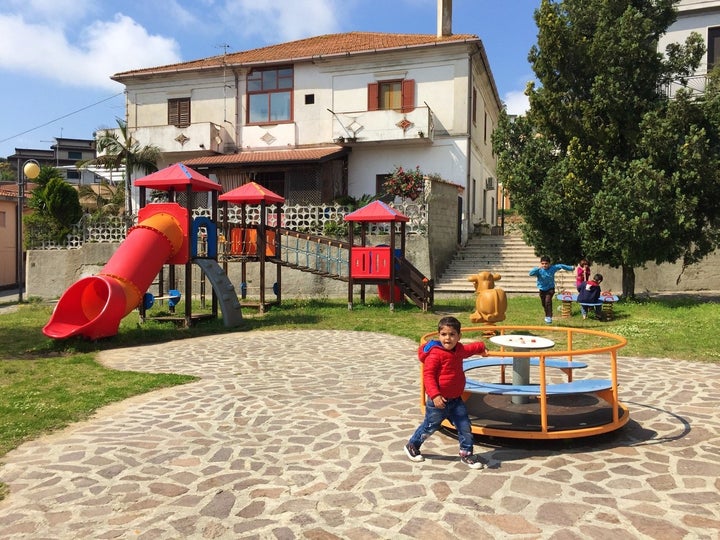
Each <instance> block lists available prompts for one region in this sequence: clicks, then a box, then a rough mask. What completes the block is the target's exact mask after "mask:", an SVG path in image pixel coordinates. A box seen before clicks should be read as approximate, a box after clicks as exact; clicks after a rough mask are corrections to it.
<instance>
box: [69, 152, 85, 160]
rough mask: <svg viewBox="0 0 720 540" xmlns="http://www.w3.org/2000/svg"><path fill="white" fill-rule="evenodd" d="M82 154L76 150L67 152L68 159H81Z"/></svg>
mask: <svg viewBox="0 0 720 540" xmlns="http://www.w3.org/2000/svg"><path fill="white" fill-rule="evenodd" d="M82 157H83V155H82V152H78V151H77V150H68V159H82Z"/></svg>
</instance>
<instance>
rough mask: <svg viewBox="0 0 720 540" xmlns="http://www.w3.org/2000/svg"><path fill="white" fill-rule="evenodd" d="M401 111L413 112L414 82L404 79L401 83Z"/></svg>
mask: <svg viewBox="0 0 720 540" xmlns="http://www.w3.org/2000/svg"><path fill="white" fill-rule="evenodd" d="M402 110H403V112H412V111H414V110H415V81H414V80H413V79H405V80H404V81H403V82H402Z"/></svg>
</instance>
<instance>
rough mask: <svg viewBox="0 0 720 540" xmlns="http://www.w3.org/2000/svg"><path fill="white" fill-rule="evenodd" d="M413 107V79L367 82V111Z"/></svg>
mask: <svg viewBox="0 0 720 540" xmlns="http://www.w3.org/2000/svg"><path fill="white" fill-rule="evenodd" d="M414 109H415V81H414V80H412V79H403V80H402V81H381V82H375V83H370V84H368V111H387V110H395V111H402V112H411V111H413V110H414Z"/></svg>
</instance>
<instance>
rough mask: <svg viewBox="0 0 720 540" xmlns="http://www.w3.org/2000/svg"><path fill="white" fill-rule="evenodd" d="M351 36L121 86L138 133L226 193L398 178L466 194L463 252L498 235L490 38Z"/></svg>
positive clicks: (361, 188) (350, 191)
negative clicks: (484, 231)
mask: <svg viewBox="0 0 720 540" xmlns="http://www.w3.org/2000/svg"><path fill="white" fill-rule="evenodd" d="M450 13H451V8H450V2H449V1H448V0H439V1H438V33H437V35H428V34H386V33H367V32H350V33H344V34H334V35H323V36H317V37H312V38H308V39H303V40H299V41H293V42H289V43H280V44H277V45H273V46H269V47H263V48H260V49H254V50H250V51H243V52H237V53H228V54H224V55H221V56H216V57H211V58H204V59H201V60H196V61H191V62H184V63H180V64H174V65H169V66H160V67H153V68H147V69H139V70H134V71H128V72H124V73H118V74H116V75H115V76H113V79H114V80H116V81H119V82H121V83H122V84H124V85H125V87H126V95H127V122H128V131H129V133H130V134H131V135H132V137H133V138H134V139H136V140H137V141H138V142H139V143H140V144H141V145H145V144H155V145H157V146H159V147H160V148H161V149H162V151H163V159H162V162H161V163H159V164H158V165H159V166H160V167H164V166H166V165H169V164H172V163H176V162H179V161H182V162H184V163H186V164H187V165H189V166H191V167H193V168H195V169H197V170H199V171H200V172H202V173H203V174H206V175H208V176H210V177H212V178H216V179H217V180H218V181H219V182H220V183H221V184H222V185H223V188H224V189H225V190H230V189H232V188H235V187H237V186H239V185H241V184H243V183H245V182H248V181H251V180H253V181H256V182H258V183H260V184H262V185H264V186H266V187H268V188H269V189H271V190H273V191H275V192H277V193H279V194H281V195H283V196H284V197H285V198H286V200H287V203H288V204H320V203H330V202H332V201H333V200H334V199H336V198H338V197H340V196H343V195H350V196H353V197H356V198H359V197H361V196H362V195H364V194H369V195H375V194H381V193H383V190H382V187H381V186H382V182H383V180H384V177H385V176H386V175H387V174H388V173H389V172H391V171H392V170H393V169H394V168H395V166H396V165H399V166H402V167H404V168H413V169H414V168H415V167H416V166H417V167H419V168H420V170H421V171H422V172H424V173H425V174H438V175H440V177H442V179H444V180H446V181H448V182H452V183H455V184H457V185H458V205H459V208H462V212H461V216H462V217H461V219H460V220H459V221H460V223H458V235H457V240H458V242H459V243H464V242H465V241H466V240H467V238H468V235H469V234H470V233H471V232H472V230H473V228H474V226H476V225H478V224H480V223H487V224H495V223H496V219H497V215H496V209H497V190H496V189H497V188H496V182H495V181H494V178H495V163H496V162H495V158H494V156H493V154H492V147H491V140H490V137H491V134H492V131H493V129H494V128H495V126H496V125H497V121H498V116H499V111H500V109H501V107H502V104H501V101H500V98H499V96H498V93H497V89H496V87H495V83H494V81H493V77H492V73H491V71H490V67H489V64H488V60H487V56H486V54H485V50H484V48H483V44H482V42H481V41H480V39H479V38H478V37H477V36H475V35H471V34H464V35H452V34H451V32H450V16H449V15H450Z"/></svg>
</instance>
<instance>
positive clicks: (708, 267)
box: [26, 236, 720, 300]
mask: <svg viewBox="0 0 720 540" xmlns="http://www.w3.org/2000/svg"><path fill="white" fill-rule="evenodd" d="M388 240H389V239H388V238H387V237H383V236H371V237H368V243H369V244H371V245H377V244H386V243H388ZM438 244H439V245H442V246H444V245H445V244H447V242H446V243H442V242H439V243H438ZM118 245H119V244H94V243H89V244H85V245H84V246H83V247H82V248H80V249H69V250H30V251H28V258H27V281H26V283H27V296H28V298H29V297H39V298H43V299H46V300H53V299H57V298H59V297H60V296H61V295H62V294H63V293H64V292H65V290H66V289H67V288H68V287H69V286H70V285H72V284H73V283H75V282H76V281H77V280H79V279H81V278H83V277H86V276H92V275H95V274H97V273H98V272H99V271H100V269H101V268H102V267H103V266H104V265H105V263H106V262H107V260H108V259H109V258H110V257H111V256H112V254H113V253H114V252H115V250H116V249H117V247H118ZM452 245H453V247H454V243H453V244H452ZM406 257H407V259H408V260H409V261H410V262H411V263H412V264H413V265H414V266H415V267H417V268H418V270H420V271H421V272H422V273H423V274H425V275H426V276H431V275H433V274H432V272H431V271H430V267H431V259H432V257H431V256H430V243H429V242H428V240H427V239H426V238H425V237H421V236H412V237H410V238H408V240H407V244H406ZM259 269H260V265H259V264H258V263H249V264H248V265H247V283H248V287H249V290H248V295H249V296H250V297H257V296H258V294H259V283H260V277H259ZM592 270H593V272H594V273H595V272H599V273H601V274H602V275H603V277H604V281H603V288H604V289H605V290H608V289H609V290H612V291H614V292H621V291H622V271H621V270H620V269H614V268H609V267H606V266H602V265H594V266H593V268H592ZM680 270H681V266H680V265H679V264H663V265H656V264H649V265H648V266H647V268H645V269H636V270H635V292H636V294H642V293H645V292H652V293H658V292H702V291H708V290H715V291H717V290H720V254H719V253H714V254H712V255H710V256H709V257H707V258H706V259H705V260H703V261H702V262H701V263H700V264H697V265H694V266H692V267H690V268H687V269H686V270H685V272H684V273H683V275H682V277H681V279H680V282H679V283H676V280H677V278H678V275H679V274H680ZM281 272H282V294H283V297H286V298H318V297H329V298H345V297H347V283H346V282H344V281H339V280H334V279H329V278H324V277H321V276H318V275H315V274H311V273H309V272H301V271H299V270H294V269H292V268H285V267H283V268H282V269H281ZM176 275H177V276H178V279H179V280H182V278H183V276H184V272H181V271H176ZM228 275H229V277H230V280H231V281H232V283H233V285H235V289H236V291H237V293H238V294H240V282H241V279H240V276H241V269H240V263H230V265H229V268H228ZM193 280H195V284H194V286H193V291H194V293H199V292H200V285H199V284H200V281H199V280H200V269H199V268H198V267H197V266H196V265H193ZM275 280H276V267H275V265H274V264H269V263H266V267H265V284H266V287H267V289H268V291H266V299H267V300H272V299H273V297H274V296H273V293H272V291H271V289H272V285H273V284H274V283H275ZM573 284H574V282H573ZM175 287H176V288H178V289H180V290H184V284H183V283H182V281H179V282H178V283H177V284H176V285H175ZM168 288H170V287H169V286H168V285H167V284H166V286H165V289H166V290H167V289H168ZM206 290H208V291H209V290H210V285H209V284H208V285H207V289H206ZM374 290H375V288H374V287H369V288H368V294H373V293H374ZM356 291H359V287H356ZM150 292H153V293H154V294H155V293H156V292H157V291H156V289H153V288H151V291H150Z"/></svg>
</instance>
